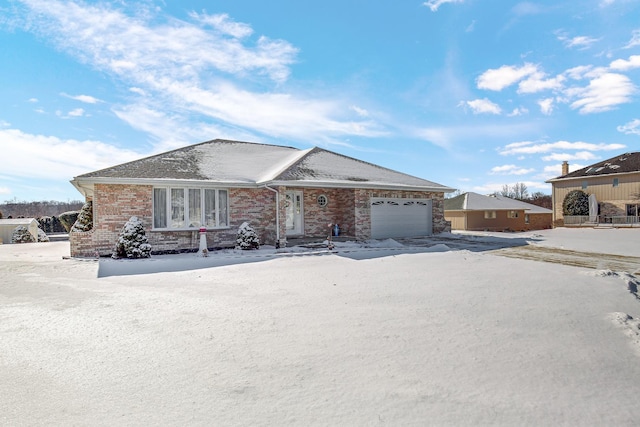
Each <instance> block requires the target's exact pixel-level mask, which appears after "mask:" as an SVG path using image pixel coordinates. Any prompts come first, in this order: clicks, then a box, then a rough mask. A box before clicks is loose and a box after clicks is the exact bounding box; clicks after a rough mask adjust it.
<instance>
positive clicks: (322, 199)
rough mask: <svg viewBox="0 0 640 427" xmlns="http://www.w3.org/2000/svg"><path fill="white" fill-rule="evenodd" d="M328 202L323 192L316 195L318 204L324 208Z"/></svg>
mask: <svg viewBox="0 0 640 427" xmlns="http://www.w3.org/2000/svg"><path fill="white" fill-rule="evenodd" d="M328 203H329V199H328V198H327V196H325V195H324V194H321V195H319V196H318V206H320V207H321V208H324V207H325V206H327V204H328Z"/></svg>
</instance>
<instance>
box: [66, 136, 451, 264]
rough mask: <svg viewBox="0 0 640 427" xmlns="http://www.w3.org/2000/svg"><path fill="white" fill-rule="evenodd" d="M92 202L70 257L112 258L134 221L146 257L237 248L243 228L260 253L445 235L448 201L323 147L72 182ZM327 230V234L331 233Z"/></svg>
mask: <svg viewBox="0 0 640 427" xmlns="http://www.w3.org/2000/svg"><path fill="white" fill-rule="evenodd" d="M71 182H72V184H73V185H74V186H75V187H76V188H77V189H78V191H80V193H82V194H83V196H85V198H86V199H87V200H91V201H92V202H93V203H92V206H93V207H92V209H93V228H92V229H91V231H85V232H80V231H72V232H71V233H70V234H69V240H70V242H71V255H72V256H95V255H108V254H110V253H111V251H112V250H113V246H114V244H115V242H116V240H117V238H118V233H119V232H120V230H121V229H122V227H123V225H124V224H125V223H126V222H127V220H129V218H130V217H131V216H137V217H138V218H139V219H140V220H141V221H142V222H143V224H144V227H145V230H146V232H147V233H146V234H147V237H148V239H149V243H150V244H151V246H152V248H153V249H152V250H153V251H156V252H173V251H188V250H191V249H196V248H198V246H199V233H200V230H201V229H202V230H204V231H203V232H204V233H206V238H207V247H208V248H209V249H212V248H220V247H229V246H234V244H235V239H236V235H237V232H238V227H239V226H240V225H241V224H242V223H243V222H245V221H246V222H249V223H250V225H251V226H252V227H253V228H254V229H255V230H256V232H257V233H258V236H259V238H260V242H261V243H262V244H270V245H276V246H281V247H284V246H286V244H287V239H288V238H299V237H314V238H315V237H325V238H326V236H327V235H328V234H329V233H330V232H331V230H333V229H334V228H335V227H334V225H335V224H338V226H339V227H338V230H337V231H338V233H339V235H340V236H347V237H352V238H355V239H359V240H364V239H372V238H373V239H382V238H388V237H412V236H426V235H430V234H432V233H439V232H442V231H448V230H449V224H448V222H446V221H445V219H444V208H443V204H444V194H445V193H447V192H451V191H453V189H452V188H450V187H446V186H444V185H441V184H437V183H435V182H432V181H428V180H426V179H422V178H417V177H414V176H410V175H407V174H404V173H401V172H397V171H393V170H390V169H386V168H383V167H380V166H377V165H374V164H371V163H367V162H363V161H361V160H358V159H354V158H351V157H347V156H343V155H340V154H337V153H334V152H331V151H328V150H324V149H321V148H317V147H315V148H311V149H308V150H299V149H297V148H293V147H284V146H277V145H267V144H256V143H250V142H240V141H227V140H213V141H208V142H203V143H200V144H194V145H190V146H187V147H184V148H180V149H177V150H173V151H169V152H166V153H161V154H158V155H155V156H152V157H147V158H144V159H140V160H135V161H133V162H129V163H125V164H121V165H117V166H113V167H110V168H107V169H103V170H99V171H95V172H90V173H87V174H84V175H80V176H77V177H75V178H74V179H73V180H72V181H71ZM330 226H331V227H330Z"/></svg>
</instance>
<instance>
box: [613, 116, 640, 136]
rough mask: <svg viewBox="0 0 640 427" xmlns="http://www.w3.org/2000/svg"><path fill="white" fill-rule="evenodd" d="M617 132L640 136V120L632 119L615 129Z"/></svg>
mask: <svg viewBox="0 0 640 427" xmlns="http://www.w3.org/2000/svg"><path fill="white" fill-rule="evenodd" d="M617 129H618V132H622V133H626V134H627V135H640V119H633V120H631V121H630V122H629V123H626V124H624V125H621V126H618V127H617Z"/></svg>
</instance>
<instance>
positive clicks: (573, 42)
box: [558, 34, 600, 50]
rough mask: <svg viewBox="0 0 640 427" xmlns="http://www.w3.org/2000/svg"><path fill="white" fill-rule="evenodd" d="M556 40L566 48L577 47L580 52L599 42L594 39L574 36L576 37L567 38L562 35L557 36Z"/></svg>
mask: <svg viewBox="0 0 640 427" xmlns="http://www.w3.org/2000/svg"><path fill="white" fill-rule="evenodd" d="M558 40H560V41H561V42H563V43H564V45H565V47H567V48H574V47H577V48H579V49H580V50H585V49H589V48H590V47H591V45H593V44H594V43H596V42H598V41H600V39H596V38H593V37H588V36H576V37H567V36H566V35H564V34H560V35H558Z"/></svg>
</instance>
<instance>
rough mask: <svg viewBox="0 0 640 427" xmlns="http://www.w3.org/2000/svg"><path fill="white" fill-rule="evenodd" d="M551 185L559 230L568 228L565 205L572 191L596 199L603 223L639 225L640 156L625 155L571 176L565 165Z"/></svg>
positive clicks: (591, 166)
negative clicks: (579, 191) (565, 226)
mask: <svg viewBox="0 0 640 427" xmlns="http://www.w3.org/2000/svg"><path fill="white" fill-rule="evenodd" d="M547 182H549V183H551V186H552V199H553V223H554V225H556V226H563V225H565V219H564V215H563V213H562V203H563V202H564V198H565V197H566V195H567V194H568V193H569V192H570V191H572V190H582V191H584V192H585V193H587V194H589V195H591V194H593V195H595V198H596V201H597V204H598V208H599V214H598V221H599V222H613V223H620V224H633V223H638V216H639V215H640V152H634V153H625V154H621V155H619V156H616V157H613V158H611V159H608V160H604V161H602V162H599V163H595V164H593V165H590V166H587V167H584V168H582V169H579V170H577V171H574V172H571V173H569V164H568V163H567V162H566V161H565V162H564V163H563V164H562V175H561V176H559V177H557V178H554V179H550V180H548V181H547ZM566 222H567V224H566V225H571V224H569V221H566Z"/></svg>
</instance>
